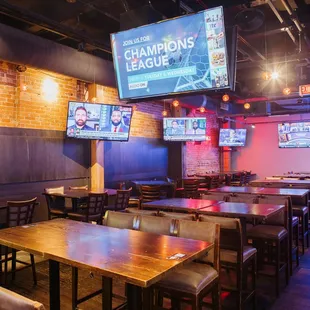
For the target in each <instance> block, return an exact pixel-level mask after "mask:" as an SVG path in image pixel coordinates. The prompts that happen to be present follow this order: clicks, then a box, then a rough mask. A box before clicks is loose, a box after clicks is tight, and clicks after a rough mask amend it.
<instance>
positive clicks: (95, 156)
mask: <svg viewBox="0 0 310 310" xmlns="http://www.w3.org/2000/svg"><path fill="white" fill-rule="evenodd" d="M97 88H98V85H96V84H91V85H89V87H88V98H89V99H88V100H89V101H90V102H91V100H92V98H94V97H96V98H97V102H101V101H100V98H98V95H99V94H100V92H99V91H98V90H97ZM90 152H91V170H90V188H91V190H93V191H102V190H103V189H104V141H102V140H91V142H90Z"/></svg>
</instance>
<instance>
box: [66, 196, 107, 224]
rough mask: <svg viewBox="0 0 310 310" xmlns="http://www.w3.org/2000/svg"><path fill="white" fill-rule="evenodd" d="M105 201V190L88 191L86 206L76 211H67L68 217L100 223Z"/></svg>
mask: <svg viewBox="0 0 310 310" xmlns="http://www.w3.org/2000/svg"><path fill="white" fill-rule="evenodd" d="M107 202H108V194H107V192H104V193H89V194H88V201H87V207H86V208H85V209H81V210H79V211H78V212H69V213H68V217H69V218H70V219H71V220H75V221H81V222H96V223H97V224H99V225H102V219H103V215H104V212H105V206H106V205H107Z"/></svg>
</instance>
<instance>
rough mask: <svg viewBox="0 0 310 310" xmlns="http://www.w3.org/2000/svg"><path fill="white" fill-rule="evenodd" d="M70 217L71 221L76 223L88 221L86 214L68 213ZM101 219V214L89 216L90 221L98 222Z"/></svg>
mask: <svg viewBox="0 0 310 310" xmlns="http://www.w3.org/2000/svg"><path fill="white" fill-rule="evenodd" d="M68 217H69V219H71V220H74V221H81V222H85V221H86V214H85V213H83V212H76V213H71V212H69V213H68ZM99 219H100V214H93V215H89V216H88V221H98V220H99Z"/></svg>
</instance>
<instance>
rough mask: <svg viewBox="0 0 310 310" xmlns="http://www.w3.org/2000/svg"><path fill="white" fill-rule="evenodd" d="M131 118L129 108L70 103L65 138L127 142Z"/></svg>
mask: <svg viewBox="0 0 310 310" xmlns="http://www.w3.org/2000/svg"><path fill="white" fill-rule="evenodd" d="M131 117H132V107H131V106H119V105H110V104H97V103H84V102H75V101H70V102H69V104H68V117H67V137H70V138H77V139H94V140H109V141H128V139H129V132H130V123H131Z"/></svg>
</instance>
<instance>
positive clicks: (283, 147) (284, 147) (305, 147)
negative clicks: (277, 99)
mask: <svg viewBox="0 0 310 310" xmlns="http://www.w3.org/2000/svg"><path fill="white" fill-rule="evenodd" d="M299 123H310V121H295V122H294V121H289V122H281V123H278V124H277V125H278V126H277V129H278V130H277V131H278V148H279V149H309V148H310V144H309V146H288V147H287V146H280V141H279V125H282V124H299ZM309 132H310V131H309ZM309 141H310V140H309Z"/></svg>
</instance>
